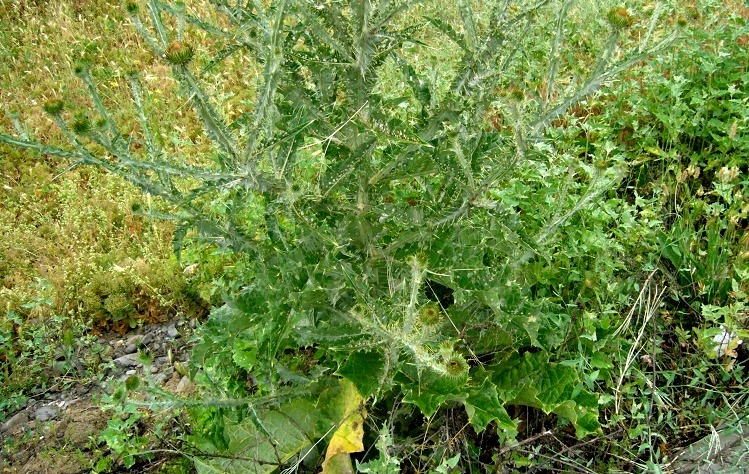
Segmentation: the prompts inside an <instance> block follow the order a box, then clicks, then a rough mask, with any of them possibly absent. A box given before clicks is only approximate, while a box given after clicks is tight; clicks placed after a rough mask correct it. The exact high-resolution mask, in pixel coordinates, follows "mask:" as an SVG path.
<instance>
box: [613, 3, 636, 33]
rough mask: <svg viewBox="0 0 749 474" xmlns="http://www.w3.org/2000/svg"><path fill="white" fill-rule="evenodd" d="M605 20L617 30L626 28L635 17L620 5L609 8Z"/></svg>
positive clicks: (632, 22)
mask: <svg viewBox="0 0 749 474" xmlns="http://www.w3.org/2000/svg"><path fill="white" fill-rule="evenodd" d="M606 20H608V22H609V24H610V25H611V26H613V27H614V28H616V29H617V30H621V29H624V28H628V27H630V26H632V25H633V24H634V22H635V19H634V18H633V17H632V15H630V14H629V12H628V11H627V9H626V7H622V6H620V7H614V8H612V9H611V10H609V12H608V13H607V14H606Z"/></svg>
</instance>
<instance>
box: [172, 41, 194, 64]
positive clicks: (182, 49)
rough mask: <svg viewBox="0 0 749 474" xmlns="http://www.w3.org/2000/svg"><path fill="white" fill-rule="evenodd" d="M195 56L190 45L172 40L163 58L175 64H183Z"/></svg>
mask: <svg viewBox="0 0 749 474" xmlns="http://www.w3.org/2000/svg"><path fill="white" fill-rule="evenodd" d="M194 56H195V50H193V48H192V46H190V45H188V44H185V43H184V42H182V41H172V42H171V44H169V46H168V47H167V48H166V51H165V52H164V58H165V59H166V60H167V61H168V62H169V63H170V64H174V65H175V66H184V65H186V64H187V63H189V62H190V61H192V58H193V57H194Z"/></svg>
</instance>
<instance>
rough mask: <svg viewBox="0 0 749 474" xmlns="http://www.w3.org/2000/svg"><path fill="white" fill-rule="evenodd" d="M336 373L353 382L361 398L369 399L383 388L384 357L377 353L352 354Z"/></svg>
mask: <svg viewBox="0 0 749 474" xmlns="http://www.w3.org/2000/svg"><path fill="white" fill-rule="evenodd" d="M337 373H338V375H341V376H343V377H346V378H347V379H348V380H350V381H351V382H353V383H354V385H356V388H357V389H358V390H359V393H361V395H362V396H363V397H369V396H371V395H374V394H375V393H378V392H379V391H380V390H382V388H383V387H382V383H383V378H384V376H385V357H384V356H383V355H382V354H381V353H380V352H378V351H369V352H354V353H352V354H351V355H350V356H349V357H348V359H346V362H345V363H344V364H343V366H342V367H341V368H340V369H338V372H337Z"/></svg>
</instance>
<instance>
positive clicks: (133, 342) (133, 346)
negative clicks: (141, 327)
mask: <svg viewBox="0 0 749 474" xmlns="http://www.w3.org/2000/svg"><path fill="white" fill-rule="evenodd" d="M141 344H144V343H143V335H142V334H136V335H135V336H130V337H129V338H127V341H125V354H132V353H133V352H136V351H137V350H138V347H139V346H140V345H141Z"/></svg>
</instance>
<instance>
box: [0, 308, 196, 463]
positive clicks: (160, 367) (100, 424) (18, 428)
mask: <svg viewBox="0 0 749 474" xmlns="http://www.w3.org/2000/svg"><path fill="white" fill-rule="evenodd" d="M194 326H195V322H194V321H191V322H189V323H187V322H185V321H181V320H177V321H171V322H166V323H163V324H158V325H147V326H144V327H141V328H139V329H137V330H135V331H133V332H132V333H129V334H127V335H125V336H121V335H118V334H116V333H113V334H109V335H106V336H102V337H101V338H100V340H99V342H100V343H103V344H106V345H108V346H109V347H111V350H109V351H107V352H108V356H107V357H105V360H101V361H100V364H101V367H99V368H98V369H99V370H92V371H91V372H92V373H93V372H99V371H104V373H105V374H106V378H105V380H108V383H101V382H99V383H96V382H95V381H94V380H80V381H79V383H77V384H75V385H72V386H71V385H68V386H66V388H65V389H63V390H60V391H48V392H45V393H43V394H40V395H39V396H37V397H36V398H34V399H30V400H29V401H28V403H27V405H26V407H25V408H24V409H23V410H21V411H19V412H17V413H13V414H9V416H8V417H7V419H6V421H5V422H4V423H0V473H2V474H79V473H80V474H82V473H88V472H92V466H94V465H95V463H96V462H97V460H98V459H100V458H101V457H103V456H112V455H111V453H110V452H109V451H108V448H107V446H106V443H103V442H101V441H100V439H99V435H100V433H101V431H102V430H103V429H104V428H106V426H107V422H108V421H109V420H110V418H112V416H113V414H112V413H111V412H107V411H105V410H104V409H102V408H101V403H100V400H101V398H102V396H104V395H106V394H107V392H108V391H111V390H112V389H113V388H112V387H113V386H114V384H116V383H117V382H120V383H121V382H122V381H123V380H124V379H125V378H127V377H129V376H131V375H142V374H143V371H144V370H146V369H145V368H144V367H143V366H142V364H140V363H139V362H138V352H141V351H144V352H147V353H149V354H150V355H151V356H152V357H153V364H152V365H151V367H150V368H149V369H148V370H150V372H151V378H152V380H154V381H155V382H156V383H157V384H158V385H159V386H160V387H162V388H164V389H166V390H168V391H170V392H172V393H175V394H177V395H189V393H190V392H191V391H192V390H193V388H194V387H193V385H192V384H191V382H190V380H189V379H188V378H187V377H186V376H185V375H183V372H184V370H183V369H182V367H184V364H185V363H186V362H187V357H188V355H189V349H190V346H191V344H190V342H189V339H190V335H191V333H192V329H193V327H194ZM107 359H108V360H107ZM89 369H91V368H89ZM102 385H103V386H102ZM148 428H149V427H148V426H143V427H142V430H143V431H144V432H145V431H147V430H148ZM174 429H175V430H178V429H179V428H178V426H177V425H176V424H175V425H174ZM175 434H179V433H175ZM153 447H154V448H158V447H159V446H153ZM112 457H113V456H112ZM170 457H173V456H172V455H161V456H159V455H157V456H156V458H155V459H153V460H151V461H149V462H147V463H141V464H140V465H136V466H134V467H133V468H131V469H125V468H124V466H122V464H121V462H119V461H118V460H116V459H115V461H114V466H113V471H112V472H135V473H137V472H141V473H155V472H163V471H162V467H163V466H164V465H165V464H166V463H167V461H168V460H169V458H170ZM180 472H185V471H184V470H183V471H180Z"/></svg>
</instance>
